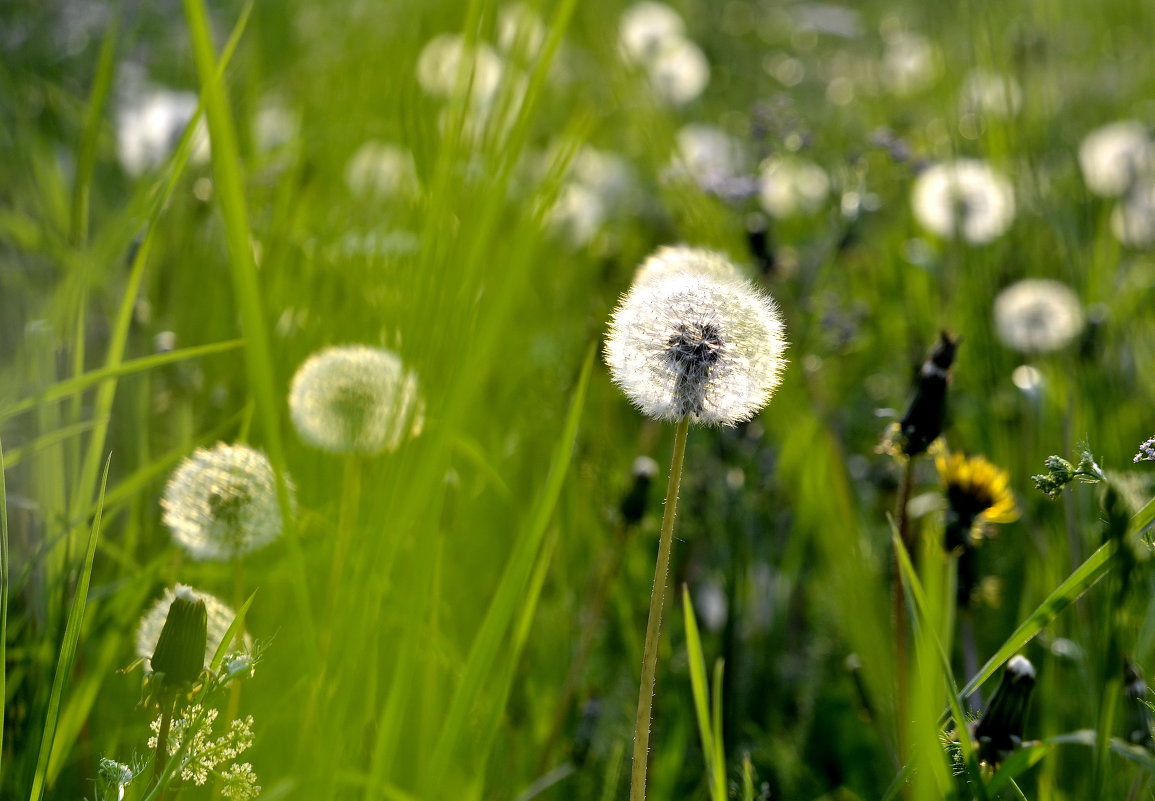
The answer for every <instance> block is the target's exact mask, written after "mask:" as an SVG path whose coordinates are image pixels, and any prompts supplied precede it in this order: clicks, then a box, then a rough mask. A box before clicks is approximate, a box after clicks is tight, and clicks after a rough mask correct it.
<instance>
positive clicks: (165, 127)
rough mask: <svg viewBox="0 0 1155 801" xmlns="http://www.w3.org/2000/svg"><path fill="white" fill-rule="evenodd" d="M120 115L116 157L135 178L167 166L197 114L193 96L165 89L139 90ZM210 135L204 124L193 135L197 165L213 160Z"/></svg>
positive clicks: (193, 155)
mask: <svg viewBox="0 0 1155 801" xmlns="http://www.w3.org/2000/svg"><path fill="white" fill-rule="evenodd" d="M138 89H139V91H134V92H132V93H131V94H130V95H129V96H128V97H127V98H126V99H125V101H124V102H122V103H121V105H120V107H119V108H118V109H117V113H116V155H117V158H118V159H119V161H120V165H121V167H123V168H124V171H125V172H127V173H128V174H129V175H131V176H133V177H137V176H140V175H143V174H145V173H148V172H152V171H153V170H156V169H159V168H160V167H162V166H164V164H165V162H166V161H168V158H169V156H171V155H172V153H173V151H174V150H175V149H176V146H177V144H178V143H179V142H180V140H181V137H182V136H183V135H184V130H185V128H186V127H187V126H188V124H189V122H190V121H191V120H192V118H193V115H194V114H196V110H197V96H196V94H195V93H193V92H178V91H174V90H172V89H165V88H161V87H138ZM209 154H210V148H209V135H208V129H207V128H206V127H205V124H204V120H201V121H200V123H198V124H197V127H196V130H195V131H194V132H193V145H192V151H191V154H190V156H189V158H190V160H191V161H192V163H194V164H204V163H206V162H207V161H208V160H209Z"/></svg>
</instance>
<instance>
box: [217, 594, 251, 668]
mask: <svg viewBox="0 0 1155 801" xmlns="http://www.w3.org/2000/svg"><path fill="white" fill-rule="evenodd" d="M257 592H258V591H257V590H253V593H252V595H250V596H249V597H248V598H247V599H246V600H245V602H244V603H243V604H241V608H240V609H238V610H237V614H236V615H235V616H234V617H233V622H232V623H230V624H229V627H228V628H227V629H225V636H223V637H221V642H220V644H219V645H218V646H217V650H216V653H214V654H213V658H212V661H211V662H209V670H211V671H212V672H213V673H216V672H217V671H218V670H220V669H221V662H223V661H224V659H225V654H227V653H228V652H229V648H230V647H231V646H232V644H233V640H234V639H235V638H236V636H237V634H239V633H240V631H241V630H242V629H243V628H244V625H245V615H246V614H248V611H249V607H250V606H252V605H253V599H255V598H256V597H257Z"/></svg>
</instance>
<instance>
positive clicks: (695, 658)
mask: <svg viewBox="0 0 1155 801" xmlns="http://www.w3.org/2000/svg"><path fill="white" fill-rule="evenodd" d="M682 618H683V620H685V629H686V654H687V656H688V657H689V660H690V691H691V693H692V694H693V696H694V712H695V715H696V716H697V718H698V733H699V735H700V736H701V738H702V753H703V754H704V755H705V757H706V774H707V775H708V776H709V786H710V798H712V799H713V801H725V799H726V770H725V767H724V766H719V765H718V764H717V749H716V748H715V745H714V743H715V739H714V738H715V737H716V736H720V734H721V732H718V731H717V730H716V729H715V727H714V724H713V721H712V718H711V715H710V708H709V703H710V701H709V698H710V688H709V686H707V683H706V658H705V656H704V655H703V653H702V638H701V635H700V634H699V633H698V621H697V620H696V619H695V618H694V603H693V601H692V600H691V598H690V589H689V587H687V586H686V585H685V584H683V585H682ZM715 689H717V687H715ZM720 767H721V770H719V768H720Z"/></svg>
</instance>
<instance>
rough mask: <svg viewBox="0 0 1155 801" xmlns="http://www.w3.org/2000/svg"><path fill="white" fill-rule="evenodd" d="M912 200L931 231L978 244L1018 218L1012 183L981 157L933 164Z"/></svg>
mask: <svg viewBox="0 0 1155 801" xmlns="http://www.w3.org/2000/svg"><path fill="white" fill-rule="evenodd" d="M911 203H912V204H913V207H914V216H915V217H916V218H918V221H919V222H920V223H921V224H922V225H923V227H925V228H926V229H928V230H929V231H932V232H933V233H936V234H938V235H939V236H943V237H955V236H957V237H959V238H961V239H963V240H964V241H966V242H970V243H972V244H976V245H980V244H984V243H986V242H990V241H992V240H994V239H997V238H998V237H1000V236H1002V234H1003V233H1004V232H1005V231H1006V230H1007V229H1008V228H1009V227H1010V225H1011V223H1012V222H1013V221H1014V219H1015V192H1014V189H1013V187H1012V186H1011V184H1010V182H1009V181H1008V180H1007V179H1006V178H1004V177H1003V176H1002V175H1000V174H999V173H998V172H996V171H995V170H994V169H992V168H991V166H990V165H989V164H987V163H986V162H984V161H979V160H977V159H958V160H957V161H950V162H945V163H943V164H936V165H934V166H933V167H929V168H928V169H927V170H926V171H924V172H923V173H922V174H921V175H919V176H918V180H916V181H915V184H914V190H913V193H912V196H911Z"/></svg>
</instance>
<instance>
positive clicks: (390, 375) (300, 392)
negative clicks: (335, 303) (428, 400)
mask: <svg viewBox="0 0 1155 801" xmlns="http://www.w3.org/2000/svg"><path fill="white" fill-rule="evenodd" d="M289 412H290V414H291V415H292V418H293V425H295V426H296V427H297V433H299V434H300V435H301V439H303V440H305V441H306V442H308V443H309V444H310V445H312V446H314V447H316V448H320V449H321V450H325V451H330V452H333V453H363V454H372V453H380V452H382V451H392V450H396V449H397V447H398V446H399V445H400V444H401V443H402V442H403V441H404V440H405V439H407V438H408V437H414V436H417V434H419V433H420V432H421V428H422V425H423V423H424V420H425V416H424V404H423V403H422V401H421V398H420V395H419V393H418V386H417V376H416V375H414V374H413V372H412V371H410V370H407V369H405V367H404V365H403V364H402V363H401V359H400V357H398V356H397V354H395V353H393V352H391V351H388V350H383V349H381V348H370V347H367V346H364V345H351V346H346V347H338V348H327V349H325V350H322V351H320V352H318V353H315V354H313V355H312V356H310V357H309V358H308V359H306V360H305V362H304V364H302V365H301V366H300V368H298V369H297V374H296V375H294V376H293V383H292V387H291V389H290V391H289Z"/></svg>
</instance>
